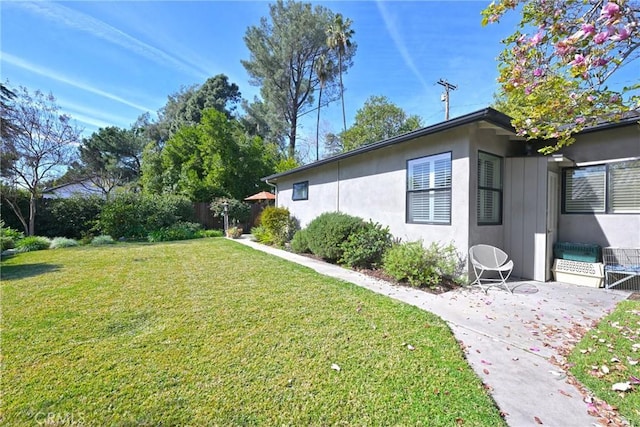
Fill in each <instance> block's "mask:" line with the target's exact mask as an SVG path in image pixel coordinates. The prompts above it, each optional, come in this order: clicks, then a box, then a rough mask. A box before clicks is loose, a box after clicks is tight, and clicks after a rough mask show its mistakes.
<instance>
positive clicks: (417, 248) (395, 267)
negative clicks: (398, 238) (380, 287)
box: [383, 241, 462, 287]
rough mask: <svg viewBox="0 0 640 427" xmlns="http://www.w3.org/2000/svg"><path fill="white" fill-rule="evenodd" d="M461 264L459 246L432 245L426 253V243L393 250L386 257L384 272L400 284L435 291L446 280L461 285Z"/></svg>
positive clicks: (420, 242) (395, 247)
mask: <svg viewBox="0 0 640 427" xmlns="http://www.w3.org/2000/svg"><path fill="white" fill-rule="evenodd" d="M460 267H461V261H460V258H459V257H458V254H457V252H456V248H455V246H453V244H449V245H447V246H441V245H439V244H438V243H435V242H434V243H431V245H430V246H429V248H427V249H425V248H424V246H423V245H422V241H417V242H405V243H400V244H396V245H394V246H392V247H391V248H390V249H389V250H388V251H387V252H385V254H384V256H383V268H384V271H385V272H386V273H387V274H389V275H390V276H391V277H393V278H394V279H396V280H401V281H406V282H408V283H409V284H410V285H412V286H417V287H422V286H428V287H434V286H436V285H438V284H439V283H441V282H442V280H443V279H449V280H453V281H461V280H462V276H461V274H460V272H461V268H460Z"/></svg>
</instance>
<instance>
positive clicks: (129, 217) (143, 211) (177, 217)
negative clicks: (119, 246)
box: [99, 193, 194, 239]
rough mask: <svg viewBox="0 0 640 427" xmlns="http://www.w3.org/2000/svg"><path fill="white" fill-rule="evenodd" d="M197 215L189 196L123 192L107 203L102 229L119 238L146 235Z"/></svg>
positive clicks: (189, 219) (102, 216) (101, 218)
mask: <svg viewBox="0 0 640 427" xmlns="http://www.w3.org/2000/svg"><path fill="white" fill-rule="evenodd" d="M193 218H194V210H193V204H192V203H191V202H190V201H189V199H187V198H185V197H182V196H174V195H167V194H163V195H155V194H153V195H151V194H137V193H122V194H118V195H116V196H115V197H114V198H113V199H112V200H110V201H108V202H107V203H106V204H105V205H104V207H103V209H102V212H101V214H100V221H99V229H100V231H101V232H102V233H104V234H108V235H111V236H114V237H116V238H122V237H124V238H132V239H146V238H147V236H148V235H149V233H151V232H153V231H157V230H160V229H162V228H165V227H169V226H171V225H173V224H175V223H177V222H180V221H192V220H193Z"/></svg>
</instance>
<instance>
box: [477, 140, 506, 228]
mask: <svg viewBox="0 0 640 427" xmlns="http://www.w3.org/2000/svg"><path fill="white" fill-rule="evenodd" d="M477 213H478V225H500V224H502V157H498V156H494V155H493V154H489V153H484V152H482V151H479V152H478V206H477Z"/></svg>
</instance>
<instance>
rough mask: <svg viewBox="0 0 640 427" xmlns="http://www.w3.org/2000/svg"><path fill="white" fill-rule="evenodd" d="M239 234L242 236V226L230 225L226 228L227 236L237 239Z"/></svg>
mask: <svg viewBox="0 0 640 427" xmlns="http://www.w3.org/2000/svg"><path fill="white" fill-rule="evenodd" d="M240 236H242V228H240V227H230V228H228V229H227V237H231V238H232V239H239V238H240Z"/></svg>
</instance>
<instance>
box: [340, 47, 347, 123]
mask: <svg viewBox="0 0 640 427" xmlns="http://www.w3.org/2000/svg"><path fill="white" fill-rule="evenodd" d="M338 67H339V68H340V99H342V126H343V131H344V132H346V131H347V119H346V117H345V113H344V87H343V86H342V55H340V53H339V52H338Z"/></svg>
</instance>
